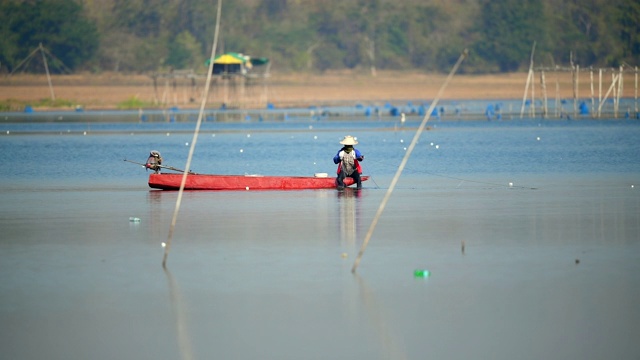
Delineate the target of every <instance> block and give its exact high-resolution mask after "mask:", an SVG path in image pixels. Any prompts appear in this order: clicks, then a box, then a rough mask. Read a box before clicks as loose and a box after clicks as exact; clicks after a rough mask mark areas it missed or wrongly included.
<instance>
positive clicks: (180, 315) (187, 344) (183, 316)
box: [163, 267, 193, 360]
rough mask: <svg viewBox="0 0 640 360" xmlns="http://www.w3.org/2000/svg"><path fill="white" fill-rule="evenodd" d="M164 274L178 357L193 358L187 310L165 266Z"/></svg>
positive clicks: (178, 288)
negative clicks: (176, 337) (174, 327)
mask: <svg viewBox="0 0 640 360" xmlns="http://www.w3.org/2000/svg"><path fill="white" fill-rule="evenodd" d="M163 270H164V273H165V275H167V283H168V285H169V298H170V300H171V310H172V311H173V316H174V318H175V324H176V333H177V336H178V347H179V349H180V358H181V359H183V360H191V359H193V351H192V345H191V340H190V338H191V337H190V335H189V326H188V324H187V312H186V309H185V307H184V301H183V300H182V293H181V292H180V287H179V286H178V283H177V282H176V280H175V279H174V278H173V276H172V275H171V272H170V271H169V269H167V268H166V267H163Z"/></svg>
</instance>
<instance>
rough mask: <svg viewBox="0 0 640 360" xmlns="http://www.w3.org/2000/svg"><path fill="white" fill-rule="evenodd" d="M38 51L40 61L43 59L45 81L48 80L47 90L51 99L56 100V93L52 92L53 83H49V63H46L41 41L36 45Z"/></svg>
mask: <svg viewBox="0 0 640 360" xmlns="http://www.w3.org/2000/svg"><path fill="white" fill-rule="evenodd" d="M38 48H39V49H40V52H41V53H42V61H44V70H45V71H46V73H47V81H48V82H49V92H51V100H53V101H55V100H56V94H54V92H53V85H52V84H51V74H49V63H47V57H46V56H45V54H44V48H43V47H42V43H40V45H39V46H38Z"/></svg>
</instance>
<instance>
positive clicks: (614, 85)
mask: <svg viewBox="0 0 640 360" xmlns="http://www.w3.org/2000/svg"><path fill="white" fill-rule="evenodd" d="M618 77H619V75H615V74H613V81H612V82H611V86H609V90H607V93H606V94H604V98H602V101H601V102H600V105H599V106H598V114H601V113H602V105H604V103H605V102H607V98H608V97H609V94H611V92H612V91H614V88H615V87H616V81H618Z"/></svg>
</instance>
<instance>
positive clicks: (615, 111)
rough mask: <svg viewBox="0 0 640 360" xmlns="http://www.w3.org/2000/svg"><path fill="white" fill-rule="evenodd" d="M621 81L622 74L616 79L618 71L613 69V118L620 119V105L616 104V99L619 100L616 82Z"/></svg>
mask: <svg viewBox="0 0 640 360" xmlns="http://www.w3.org/2000/svg"><path fill="white" fill-rule="evenodd" d="M614 79H617V80H618V81H619V80H620V74H618V76H617V78H616V71H615V70H614V69H611V86H612V87H613V95H612V96H611V100H613V117H614V118H617V117H618V104H617V103H616V99H618V87H617V86H616V80H614Z"/></svg>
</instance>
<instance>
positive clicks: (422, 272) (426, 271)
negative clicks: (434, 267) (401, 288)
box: [413, 269, 431, 278]
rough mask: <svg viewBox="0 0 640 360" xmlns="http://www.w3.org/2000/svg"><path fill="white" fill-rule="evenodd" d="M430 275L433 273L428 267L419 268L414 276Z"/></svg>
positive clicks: (423, 276)
mask: <svg viewBox="0 0 640 360" xmlns="http://www.w3.org/2000/svg"><path fill="white" fill-rule="evenodd" d="M430 275H431V273H430V272H429V270H426V269H418V270H415V271H414V272H413V276H415V277H421V278H426V277H429V276H430Z"/></svg>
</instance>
